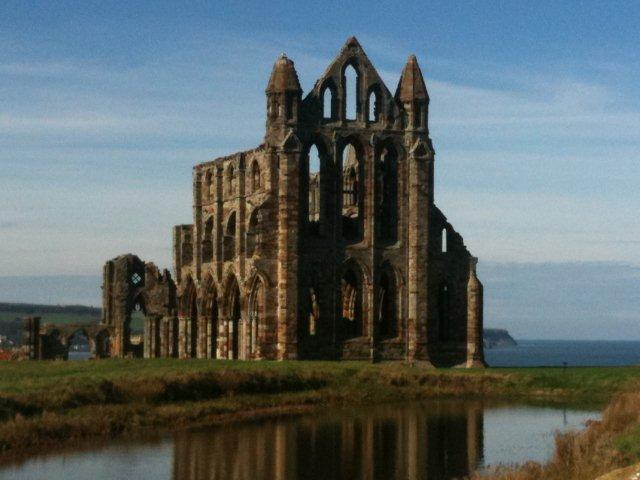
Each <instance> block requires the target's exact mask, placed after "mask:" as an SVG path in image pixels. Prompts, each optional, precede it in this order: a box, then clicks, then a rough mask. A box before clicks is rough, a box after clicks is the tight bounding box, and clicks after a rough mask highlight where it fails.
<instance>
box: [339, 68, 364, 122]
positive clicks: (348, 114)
mask: <svg viewBox="0 0 640 480" xmlns="http://www.w3.org/2000/svg"><path fill="white" fill-rule="evenodd" d="M342 85H343V87H342V88H343V97H344V101H343V103H344V112H343V113H344V119H345V120H356V119H357V118H358V112H359V111H360V108H358V107H359V102H358V97H359V93H360V75H359V73H358V69H357V68H356V64H355V62H350V63H347V64H346V65H345V68H344V71H343V74H342Z"/></svg>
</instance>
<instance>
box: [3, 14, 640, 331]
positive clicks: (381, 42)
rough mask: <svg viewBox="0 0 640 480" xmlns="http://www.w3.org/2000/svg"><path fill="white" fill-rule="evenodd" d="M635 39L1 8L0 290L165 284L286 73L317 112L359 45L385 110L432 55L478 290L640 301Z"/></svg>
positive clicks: (441, 148) (446, 153) (513, 22)
mask: <svg viewBox="0 0 640 480" xmlns="http://www.w3.org/2000/svg"><path fill="white" fill-rule="evenodd" d="M638 24H640V6H639V5H638V4H637V3H635V2H627V3H625V2H559V1H558V2H494V3H491V2H415V3H412V2H403V3H402V7H399V6H398V5H397V4H396V3H395V2H388V3H383V2H380V3H377V4H375V5H372V4H370V2H346V3H345V2H309V3H305V2H298V3H296V7H295V8H294V9H291V8H290V7H289V6H288V5H287V4H286V3H285V2H228V3H225V2H215V4H214V3H205V2H193V3H192V4H191V5H190V6H189V7H185V6H180V5H176V4H172V3H169V2H166V3H163V2H128V3H125V2H113V3H110V2H99V3H98V2H95V3H94V2H87V1H84V2H62V1H59V2H27V1H19V2H12V1H4V2H2V3H0V45H2V48H0V145H1V147H2V148H0V166H1V172H2V175H1V176H0V239H1V241H0V275H3V276H45V275H89V276H91V275H96V274H98V273H99V271H100V266H101V264H102V262H103V261H104V260H105V259H107V258H110V257H113V256H115V255H118V254H120V253H124V252H128V251H132V252H136V253H138V254H139V255H140V256H141V257H142V258H145V259H148V260H153V261H155V262H156V263H158V264H159V265H163V266H170V264H171V258H170V254H171V252H170V246H171V236H170V228H171V226H172V225H175V224H179V223H187V222H190V220H191V201H192V197H191V167H192V165H193V164H195V163H198V162H201V161H205V160H208V159H211V158H214V157H216V156H218V155H222V154H227V153H231V152H234V151H237V150H240V149H245V148H250V147H253V146H256V145H258V144H259V143H260V142H261V139H262V136H263V133H264V111H265V99H264V88H265V86H266V83H267V80H268V76H269V72H270V70H271V67H272V65H273V62H274V60H275V59H276V57H277V55H278V54H279V53H281V52H286V53H287V55H288V56H289V57H290V58H292V59H293V60H294V61H295V62H296V68H297V70H298V73H299V76H300V80H301V83H302V87H303V89H304V90H305V92H306V91H309V89H310V88H311V86H312V85H313V82H314V81H315V79H316V78H317V77H318V76H320V75H321V74H322V72H323V70H324V68H325V67H326V66H327V65H328V63H329V62H330V61H331V59H332V58H333V57H334V56H335V55H336V54H337V52H338V50H339V49H340V47H341V46H342V44H343V43H344V41H345V40H346V39H347V37H349V36H350V35H356V36H357V37H358V39H359V40H360V42H361V44H362V45H363V47H364V49H365V50H366V51H367V53H368V55H369V57H370V59H371V60H372V62H373V63H374V65H375V66H376V68H377V69H378V70H379V72H380V74H381V76H382V77H383V79H384V80H385V81H386V82H387V86H388V87H389V89H390V90H391V91H395V87H396V84H397V80H398V77H399V74H400V72H401V70H402V67H403V65H404V63H405V61H406V59H407V56H408V55H409V54H411V53H415V54H416V55H417V57H418V61H419V62H420V65H421V67H422V70H423V73H424V75H425V77H426V83H427V87H428V89H429V92H430V95H431V109H430V113H431V115H430V126H431V135H432V138H433V140H434V145H435V148H436V203H437V204H438V205H439V206H440V207H441V208H442V209H443V211H444V212H445V214H446V215H447V216H448V217H449V219H450V221H451V222H452V223H453V224H454V226H456V228H457V229H458V230H459V231H460V232H461V233H462V234H463V236H464V237H465V241H466V243H467V245H468V246H469V248H470V249H471V250H472V252H473V253H474V254H475V255H477V256H479V258H480V261H481V272H482V268H483V267H482V265H483V264H484V265H485V266H486V267H484V268H486V273H487V276H488V277H491V276H492V275H498V274H497V273H496V271H495V268H498V269H499V268H500V266H501V265H502V266H503V267H504V271H505V272H512V274H513V277H509V278H511V280H509V282H511V283H514V284H515V282H520V283H523V282H524V283H525V284H527V283H528V280H530V281H534V282H537V283H535V285H536V286H538V287H541V288H542V287H544V285H546V284H547V280H543V279H541V277H540V276H539V275H531V277H530V278H528V279H527V278H524V279H523V278H522V276H521V274H522V272H521V271H520V270H519V269H518V268H517V266H518V265H527V264H538V265H539V264H545V265H546V264H549V265H551V267H549V268H550V269H542V270H544V271H545V272H548V275H549V277H547V278H557V275H558V273H557V270H554V268H562V267H561V266H562V265H565V266H566V265H572V268H574V267H575V268H578V267H580V265H582V266H583V267H584V268H583V270H581V271H580V272H582V273H576V271H575V270H570V271H571V272H574V274H575V275H578V277H580V278H581V281H582V280H584V278H585V275H586V276H587V278H588V275H594V277H593V278H594V280H598V279H599V278H601V277H600V276H598V277H596V276H595V275H596V273H594V272H599V271H600V270H598V268H599V267H600V266H605V267H606V268H608V270H607V271H608V272H609V273H610V274H611V275H614V274H615V275H619V277H616V278H628V276H629V275H630V273H629V269H631V272H635V274H634V275H635V276H633V275H632V277H633V278H635V279H636V283H635V285H638V283H639V282H638V280H637V278H638V277H640V271H639V268H640V221H638V211H639V207H640V189H639V188H638V186H637V185H638V183H639V180H640V167H639V166H638V161H639V160H640V83H638V80H637V79H638V78H640V58H639V57H640V49H638V48H637V42H638V34H637V25H638ZM594 265H596V266H598V268H593V267H594ZM567 268H569V267H567ZM562 271H566V269H565V270H562ZM513 272H519V273H518V275H520V276H518V275H516V274H515V273H513ZM550 272H555V273H550ZM598 275H599V274H598ZM498 276H499V275H498ZM567 281H569V280H567ZM485 283H486V282H485ZM598 283H599V282H598V281H594V282H591V283H590V284H591V285H597V284H598ZM614 283H615V282H614ZM518 288H520V287H518ZM532 288H533V287H532ZM487 290H488V291H487V297H488V298H487V301H488V302H489V304H490V302H491V301H496V302H497V296H494V297H491V295H492V292H491V291H490V289H487ZM602 290H603V289H601V288H596V287H595V286H593V287H592V290H591V291H589V292H591V293H586V294H585V293H576V292H575V291H573V290H572V292H573V293H571V295H573V297H572V298H573V299H575V300H577V299H579V298H580V295H587V296H589V295H605V293H603V292H602ZM605 290H607V289H605ZM609 290H611V289H608V290H607V291H609ZM579 292H582V290H579ZM615 292H616V291H615V290H614V291H613V293H608V294H607V295H610V296H611V295H612V296H613V297H611V298H612V299H614V298H615ZM496 295H497V294H496ZM0 297H2V292H0ZM627 297H628V296H627ZM627 297H625V298H627ZM598 298H600V297H598ZM607 298H608V297H607ZM607 298H605V297H603V302H605V303H606V302H608V300H607ZM492 299H493V300H492ZM0 300H1V298H0ZM514 301H515V300H514ZM634 301H635V300H632V299H631V300H629V299H627V300H626V302H627V303H625V304H624V308H623V310H624V311H625V312H627V315H631V313H629V312H633V311H634V309H635V311H636V312H638V309H636V307H640V305H638V302H637V301H635V303H633V302H634ZM630 302H631V303H630ZM632 306H633V308H631V307H632ZM513 307H514V308H512V310H513V312H515V313H513V315H516V316H517V312H518V308H517V307H518V305H517V304H514V305H513ZM540 308H541V312H543V313H542V316H543V317H544V312H545V311H546V310H545V309H549V308H551V307H550V306H549V305H544V304H543V305H541V306H540ZM503 311H511V310H508V309H506V308H505V309H504V310H503ZM496 312H497V310H496ZM638 315H639V316H640V314H638ZM577 316H578V315H576V317H577ZM613 317H614V316H613V314H612V318H611V321H615V318H613ZM509 318H512V317H509ZM636 319H637V320H640V318H638V317H636ZM514 321H515V320H514ZM572 321H573V320H572ZM575 321H578V320H575ZM505 322H506V323H509V319H505ZM505 322H503V323H505ZM636 323H640V322H636ZM585 325H586V324H585ZM594 325H595V324H594V323H589V326H594ZM620 325H621V326H622V324H620ZM507 326H508V325H507ZM537 327H538V326H537V325H536V324H535V322H533V323H528V324H526V325H525V326H524V327H523V331H524V332H525V334H528V333H529V332H531V333H535V332H536V329H537ZM621 328H622V327H621ZM605 334H607V332H604V331H603V335H605ZM633 335H634V337H635V338H640V329H636V331H635V332H634V333H633Z"/></svg>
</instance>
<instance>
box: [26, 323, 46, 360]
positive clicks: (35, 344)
mask: <svg viewBox="0 0 640 480" xmlns="http://www.w3.org/2000/svg"><path fill="white" fill-rule="evenodd" d="M22 344H23V345H25V346H26V347H27V348H28V352H29V360H40V359H41V358H42V346H41V340H40V317H27V318H25V319H24V326H23V331H22Z"/></svg>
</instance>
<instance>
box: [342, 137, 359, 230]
mask: <svg viewBox="0 0 640 480" xmlns="http://www.w3.org/2000/svg"><path fill="white" fill-rule="evenodd" d="M363 157H364V151H363V148H362V147H361V146H360V144H359V143H358V142H356V141H355V140H353V139H352V140H349V141H348V142H347V143H345V145H344V146H343V149H342V155H341V158H342V236H343V237H344V238H345V240H347V241H349V242H359V241H361V240H362V235H363V230H364V228H363V218H364V202H363V200H364V191H363V188H362V186H363V185H364V161H363Z"/></svg>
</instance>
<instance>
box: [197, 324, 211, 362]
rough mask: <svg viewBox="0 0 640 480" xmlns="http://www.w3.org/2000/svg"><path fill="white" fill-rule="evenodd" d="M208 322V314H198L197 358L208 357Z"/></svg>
mask: <svg viewBox="0 0 640 480" xmlns="http://www.w3.org/2000/svg"><path fill="white" fill-rule="evenodd" d="M207 323H208V322H207V317H206V316H204V315H198V339H197V352H196V357H197V358H207V339H208V338H209V335H208V331H207Z"/></svg>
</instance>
